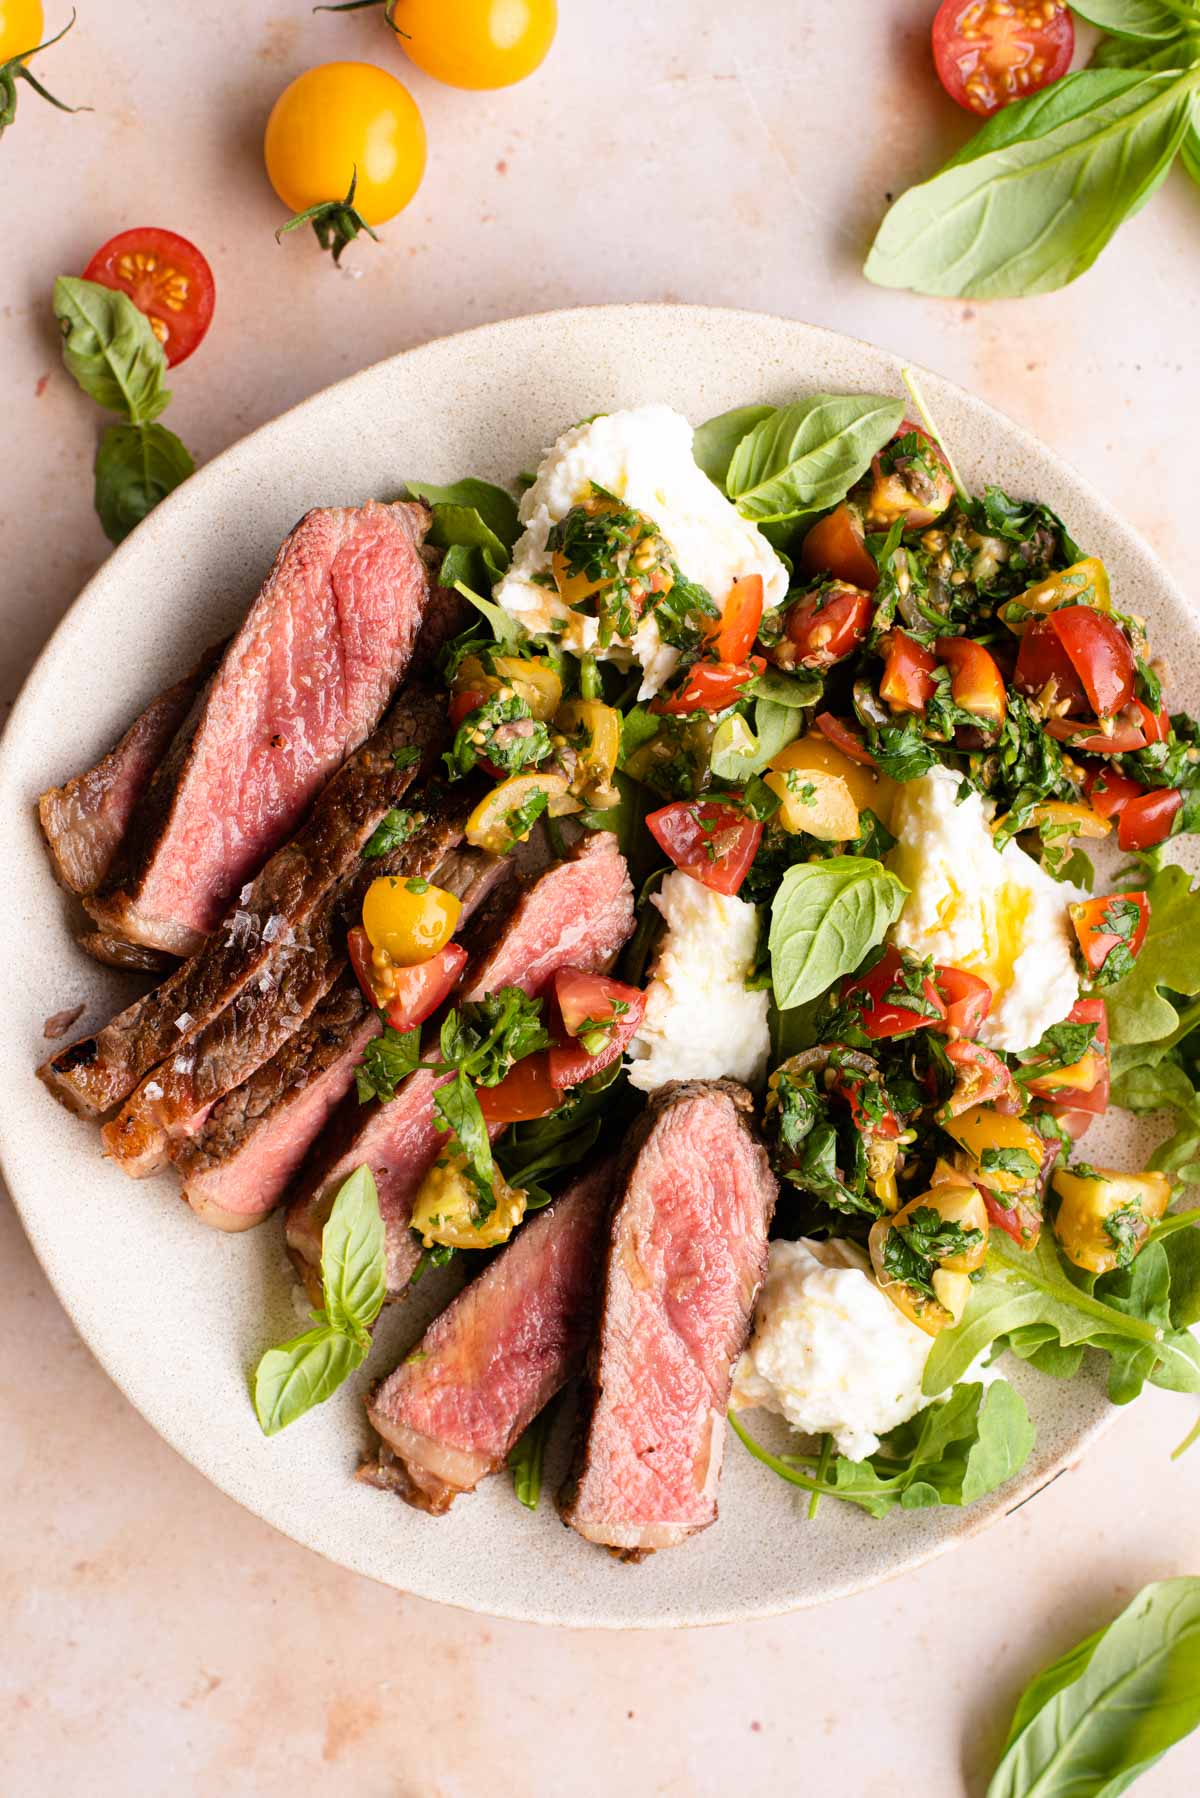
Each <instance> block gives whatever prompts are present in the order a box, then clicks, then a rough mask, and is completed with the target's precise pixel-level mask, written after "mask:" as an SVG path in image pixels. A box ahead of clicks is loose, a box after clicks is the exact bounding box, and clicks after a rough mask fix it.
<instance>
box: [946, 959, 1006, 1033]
mask: <svg viewBox="0 0 1200 1798" xmlns="http://www.w3.org/2000/svg"><path fill="white" fill-rule="evenodd" d="M933 978H934V981H935V983H936V985H937V989H938V992H939V993H940V994H941V995H942V998H943V999H944V1000H945V1001H946V1023H945V1028H946V1029H947V1030H955V1031H957V1032H958V1034H959V1036H966V1037H972V1038H973V1037H975V1036H977V1035H978V1034H979V1026H980V1025H981V1024H982V1023H983V1020H984V1019H985V1018H986V1017H987V1014H988V1012H989V1011H990V1010H991V1009H992V989H991V987H990V986H989V985H988V983H987V981H986V980H982V979H980V977H979V975H978V974H968V972H967V970H966V969H965V968H945V967H942V965H941V964H940V963H938V964H937V965H936V966H935V968H934V970H933Z"/></svg>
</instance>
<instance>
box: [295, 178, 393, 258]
mask: <svg viewBox="0 0 1200 1798" xmlns="http://www.w3.org/2000/svg"><path fill="white" fill-rule="evenodd" d="M357 187H358V165H357V164H355V168H354V173H353V174H352V175H351V177H350V186H349V189H348V191H347V193H346V197H345V199H344V200H319V201H318V202H317V204H316V205H315V206H306V207H305V209H304V211H303V212H298V213H297V214H296V215H295V217H294V218H290V219H288V221H287V223H286V224H285V225H280V227H279V229H278V231H276V233H275V241H276V243H281V242H282V241H283V239H284V238H285V237H286V236H287V234H288V232H289V231H296V230H298V229H299V227H300V226H301V225H311V226H312V228H313V231H314V232H315V234H316V239H317V242H318V243H319V244H320V246H321V248H322V249H323V250H332V252H333V260H334V262H335V263H340V262H341V259H342V251H343V250H344V249H345V247H346V245H347V244H348V243H353V242H354V239H355V238H356V237H357V236H358V234H359V232H360V231H365V232H366V234H367V236H368V237H370V238H372V239H374V241H375V242H376V243H378V242H379V234H378V232H376V231H373V230H372V229H371V227H370V225H368V223H367V221H366V219H365V218H364V217H363V216H362V213H361V212H358V211H357V210H356V209H355V205H354V194H355V190H356V189H357Z"/></svg>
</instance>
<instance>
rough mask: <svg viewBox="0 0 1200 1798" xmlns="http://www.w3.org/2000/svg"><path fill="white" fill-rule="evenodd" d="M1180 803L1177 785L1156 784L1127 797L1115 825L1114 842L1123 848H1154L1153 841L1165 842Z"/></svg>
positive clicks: (1181, 799) (1180, 795)
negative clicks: (1148, 789)
mask: <svg viewBox="0 0 1200 1798" xmlns="http://www.w3.org/2000/svg"><path fill="white" fill-rule="evenodd" d="M1182 804H1183V794H1182V793H1181V792H1180V791H1179V788H1178V787H1157V788H1155V790H1154V791H1153V792H1150V793H1140V794H1139V795H1138V797H1137V798H1136V799H1129V800H1126V802H1125V805H1124V806H1123V807H1122V810H1121V818H1120V822H1119V823H1118V825H1117V842H1118V843H1119V844H1120V846H1121V848H1122V849H1124V850H1131V849H1153V848H1154V846H1155V844H1156V843H1165V842H1166V840H1167V838H1168V837H1169V836H1170V834H1171V826H1172V824H1174V822H1175V814H1176V812H1177V811H1178V810H1179V808H1180V806H1181V805H1182Z"/></svg>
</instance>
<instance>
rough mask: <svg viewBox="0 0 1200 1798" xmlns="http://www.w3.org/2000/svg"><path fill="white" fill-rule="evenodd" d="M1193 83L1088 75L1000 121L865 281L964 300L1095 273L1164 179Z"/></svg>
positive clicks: (911, 216)
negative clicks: (1124, 225)
mask: <svg viewBox="0 0 1200 1798" xmlns="http://www.w3.org/2000/svg"><path fill="white" fill-rule="evenodd" d="M1196 85H1197V83H1196V77H1195V75H1193V74H1190V73H1189V74H1171V73H1166V74H1146V73H1144V72H1142V71H1138V70H1121V69H1080V70H1079V71H1078V72H1077V73H1075V74H1073V75H1065V76H1064V77H1063V78H1062V80H1061V81H1055V82H1052V83H1051V85H1050V86H1049V87H1047V88H1045V89H1043V90H1042V92H1041V93H1038V94H1033V95H1031V96H1030V97H1029V98H1028V99H1025V100H1018V101H1017V102H1016V103H1015V104H1014V105H1012V106H1006V107H1005V108H1004V109H1003V110H1002V111H1000V112H998V113H996V114H995V115H994V116H993V117H992V118H991V119H989V121H988V122H987V124H986V125H984V127H983V128H982V130H980V131H979V132H977V133H976V135H975V136H974V137H973V138H972V139H971V140H970V142H969V143H968V144H966V145H965V146H964V148H963V149H962V150H961V151H960V152H959V154H958V155H957V156H955V157H953V158H952V159H951V161H950V162H949V163H947V165H946V167H945V168H944V169H943V170H942V171H941V173H940V174H939V175H935V176H934V178H933V179H932V180H931V181H927V182H925V183H924V185H923V186H920V187H914V188H910V189H909V191H908V192H907V193H906V194H904V195H902V196H901V198H900V199H899V200H897V202H896V204H895V205H894V206H893V207H892V209H891V211H890V212H889V213H888V215H887V217H886V218H885V219H884V221H883V224H882V225H881V226H880V228H879V233H878V235H877V237H876V239H875V242H874V244H873V245H872V248H871V252H870V255H869V256H868V258H867V263H866V268H865V273H866V275H867V277H868V279H869V280H872V281H875V282H877V283H878V284H879V285H880V286H881V287H908V288H912V289H913V290H914V291H916V292H918V293H927V294H939V295H955V296H959V297H962V298H977V299H1004V298H1011V297H1014V296H1017V295H1021V294H1035V293H1049V292H1051V291H1052V290H1053V289H1055V288H1058V287H1065V286H1066V285H1067V283H1068V282H1070V281H1074V280H1075V279H1076V277H1077V276H1079V275H1081V274H1083V273H1084V271H1085V270H1086V269H1088V268H1090V267H1091V265H1092V263H1093V262H1094V261H1095V260H1096V257H1097V256H1098V255H1099V253H1100V251H1101V250H1102V249H1103V248H1104V246H1105V244H1107V243H1108V241H1109V239H1110V238H1111V236H1112V234H1113V232H1114V231H1115V230H1116V229H1117V227H1118V225H1120V224H1121V222H1122V220H1123V219H1125V218H1127V217H1128V216H1129V214H1130V213H1131V212H1134V211H1135V210H1136V209H1137V207H1138V206H1139V205H1140V204H1141V202H1142V201H1143V200H1144V199H1146V198H1147V197H1148V196H1149V195H1150V194H1151V193H1152V192H1153V190H1154V188H1155V187H1157V186H1158V184H1159V183H1160V182H1161V181H1162V180H1163V178H1164V176H1165V175H1166V173H1167V170H1168V169H1169V168H1170V166H1171V163H1172V162H1173V161H1174V158H1175V154H1176V151H1177V150H1178V149H1179V146H1180V144H1181V142H1182V141H1183V137H1184V134H1185V132H1186V131H1187V129H1188V124H1189V119H1190V114H1191V105H1192V96H1193V93H1194V92H1195V90H1196Z"/></svg>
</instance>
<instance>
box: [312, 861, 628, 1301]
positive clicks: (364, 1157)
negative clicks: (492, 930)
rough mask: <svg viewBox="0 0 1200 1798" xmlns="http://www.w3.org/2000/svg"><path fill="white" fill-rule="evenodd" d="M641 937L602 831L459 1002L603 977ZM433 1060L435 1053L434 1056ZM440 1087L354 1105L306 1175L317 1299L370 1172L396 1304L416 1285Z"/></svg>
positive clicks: (518, 915) (552, 878)
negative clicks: (417, 1211) (353, 1186)
mask: <svg viewBox="0 0 1200 1798" xmlns="http://www.w3.org/2000/svg"><path fill="white" fill-rule="evenodd" d="M632 929H633V888H632V886H631V884H630V880H629V872H628V869H627V868H626V866H625V858H624V856H623V855H622V854H621V852H620V850H619V849H618V848H617V840H616V838H615V837H614V836H613V835H612V833H611V832H609V831H597V832H595V833H594V834H593V835H590V836H587V837H585V838H584V839H583V841H582V842H581V843H580V844H579V846H578V848H577V849H576V851H575V853H574V854H573V855H572V856H571V858H570V859H569V860H567V861H564V862H558V863H556V864H555V865H554V866H553V867H551V868H549V869H547V871H546V872H545V873H544V874H541V875H540V876H539V877H538V878H537V879H536V880H535V881H534V882H533V884H532V885H531V886H529V887H528V888H527V889H526V890H525V891H524V892H523V893H522V895H521V897H520V898H519V899H518V901H517V903H516V905H515V906H514V907H513V908H512V910H511V911H510V913H509V915H508V917H507V919H506V920H505V922H504V924H503V925H502V927H501V929H500V933H499V935H498V937H497V938H496V939H495V941H494V942H493V943H492V944H491V946H490V947H489V948H487V949H486V950H485V951H483V952H482V953H481V954H479V955H476V956H475V957H473V958H472V961H471V962H470V964H469V965H468V967H467V969H466V972H465V974H464V976H463V982H462V986H461V988H460V992H459V995H458V997H459V999H460V1000H461V999H468V1000H474V999H480V998H482V997H483V996H484V995H485V994H487V993H493V992H497V991H498V990H499V989H500V987H502V986H519V987H520V988H521V989H522V991H524V992H526V993H529V994H530V995H531V996H533V997H537V996H539V995H540V994H541V993H542V992H543V991H544V990H545V988H546V986H547V985H548V984H549V982H550V981H551V979H552V978H553V976H554V975H555V973H556V972H557V971H558V969H559V968H566V967H576V968H584V969H586V970H587V971H588V972H589V973H602V972H603V971H604V970H605V969H606V968H608V967H610V966H611V965H612V962H613V960H614V959H615V957H616V955H617V954H618V952H619V951H620V949H621V948H622V946H623V945H624V943H625V942H626V940H627V939H628V937H629V935H630V932H631V931H632ZM431 1052H432V1051H431ZM436 1090H437V1082H436V1080H435V1077H434V1076H433V1075H432V1074H431V1073H429V1072H428V1070H427V1069H423V1068H419V1069H418V1070H417V1072H416V1073H415V1074H412V1075H411V1076H410V1077H409V1079H408V1080H406V1081H405V1083H404V1085H403V1086H402V1087H401V1088H400V1090H399V1091H398V1093H397V1094H396V1097H395V1098H394V1099H392V1100H391V1101H390V1102H389V1103H388V1104H386V1105H380V1104H378V1103H376V1102H375V1101H372V1102H371V1103H370V1104H368V1105H364V1106H359V1105H358V1103H357V1100H356V1099H355V1098H354V1097H353V1096H351V1097H350V1098H348V1099H346V1100H345V1101H344V1103H343V1105H342V1107H341V1109H340V1110H339V1112H338V1115H337V1117H336V1118H335V1119H334V1122H333V1124H332V1126H331V1128H330V1130H329V1131H328V1132H327V1133H326V1135H325V1137H324V1138H322V1140H321V1141H320V1142H318V1144H317V1145H316V1149H315V1151H314V1154H313V1156H312V1158H311V1159H310V1161H309V1162H308V1163H307V1164H306V1165H305V1167H304V1168H303V1169H302V1170H301V1173H300V1175H299V1178H298V1180H297V1182H296V1186H295V1189H294V1191H293V1193H292V1195H291V1202H290V1204H289V1206H288V1212H287V1242H288V1249H289V1251H290V1253H291V1256H292V1260H293V1261H294V1263H295V1265H296V1268H297V1271H298V1272H299V1273H300V1275H301V1278H302V1279H304V1280H305V1281H306V1283H308V1285H309V1288H310V1290H312V1291H315V1290H317V1279H318V1272H317V1270H318V1268H319V1264H320V1257H321V1234H322V1231H323V1230H324V1228H325V1222H326V1219H327V1218H328V1216H329V1212H330V1209H331V1207H332V1205H333V1200H334V1197H335V1195H336V1193H337V1190H338V1188H339V1186H340V1185H341V1184H342V1182H343V1181H344V1180H345V1179H346V1178H347V1177H348V1176H349V1175H350V1174H352V1173H353V1172H354V1170H355V1168H356V1167H361V1166H364V1165H365V1166H368V1167H369V1168H370V1169H371V1171H372V1173H373V1174H374V1175H375V1183H376V1186H377V1187H378V1189H379V1207H380V1211H381V1213H382V1216H383V1221H384V1228H385V1231H386V1239H387V1261H388V1297H389V1298H392V1299H394V1298H396V1297H398V1296H399V1294H400V1292H401V1291H402V1290H403V1288H404V1287H405V1286H406V1285H407V1284H408V1282H409V1280H410V1279H411V1277H412V1272H413V1269H414V1268H415V1267H416V1264H417V1262H418V1260H419V1259H420V1245H419V1244H418V1242H417V1239H416V1237H415V1236H414V1235H413V1233H412V1231H411V1230H410V1229H409V1227H408V1223H409V1218H410V1217H411V1216H412V1208H413V1201H414V1199H415V1198H416V1195H417V1191H418V1189H419V1187H420V1185H421V1182H422V1180H424V1178H425V1176H426V1174H427V1173H428V1172H429V1169H430V1168H431V1167H432V1166H433V1163H434V1161H435V1160H436V1159H437V1156H438V1153H439V1150H440V1149H441V1147H442V1145H443V1144H444V1143H445V1140H446V1139H445V1135H444V1133H443V1132H442V1131H440V1130H438V1128H437V1125H436V1122H435V1112H434V1106H433V1099H434V1094H435V1092H436Z"/></svg>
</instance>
